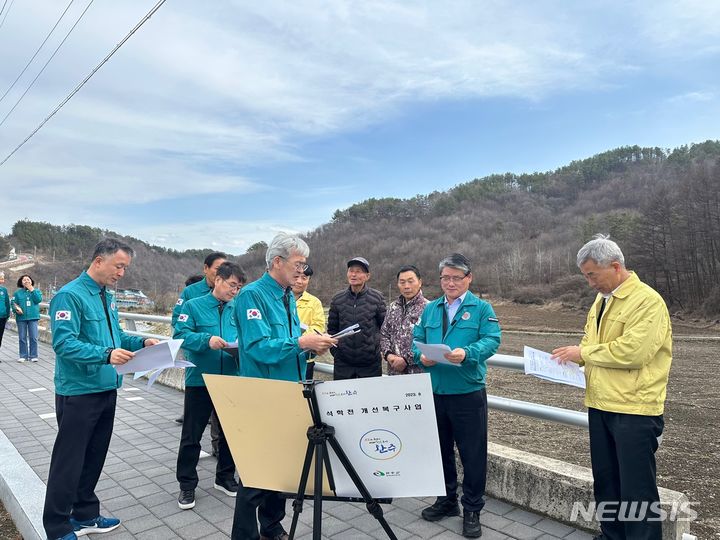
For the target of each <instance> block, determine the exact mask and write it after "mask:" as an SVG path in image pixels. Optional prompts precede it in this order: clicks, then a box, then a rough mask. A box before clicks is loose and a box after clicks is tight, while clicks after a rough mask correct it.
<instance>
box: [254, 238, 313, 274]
mask: <svg viewBox="0 0 720 540" xmlns="http://www.w3.org/2000/svg"><path fill="white" fill-rule="evenodd" d="M293 253H297V254H298V255H302V256H303V257H307V256H308V255H310V248H309V247H308V245H307V244H306V243H305V240H303V239H302V238H300V237H299V236H294V235H292V234H287V233H278V234H277V235H276V236H275V238H273V239H272V241H271V242H270V245H269V246H268V248H267V251H266V252H265V264H266V266H267V269H268V270H270V269H271V268H272V262H273V259H274V258H275V257H282V258H283V259H287V258H288V257H290V255H292V254H293Z"/></svg>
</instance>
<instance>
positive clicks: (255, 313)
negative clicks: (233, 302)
mask: <svg viewBox="0 0 720 540" xmlns="http://www.w3.org/2000/svg"><path fill="white" fill-rule="evenodd" d="M247 318H248V321H249V320H251V319H262V313H260V310H259V309H258V308H251V309H248V310H247Z"/></svg>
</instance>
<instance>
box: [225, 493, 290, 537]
mask: <svg viewBox="0 0 720 540" xmlns="http://www.w3.org/2000/svg"><path fill="white" fill-rule="evenodd" d="M241 483H242V479H241ZM284 518H285V499H284V498H282V497H280V495H279V494H278V493H277V492H276V491H268V490H265V489H256V488H246V487H242V486H240V489H238V493H237V497H236V500H235V515H234V517H233V526H232V536H231V537H230V538H231V540H258V539H259V538H260V536H259V535H258V526H257V522H258V521H260V534H262V535H263V536H267V537H268V538H273V537H275V536H279V535H281V534H282V533H283V531H284V529H283V526H282V523H281V522H282V520H283V519H284Z"/></svg>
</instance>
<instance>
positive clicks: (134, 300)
mask: <svg viewBox="0 0 720 540" xmlns="http://www.w3.org/2000/svg"><path fill="white" fill-rule="evenodd" d="M115 302H117V305H118V307H121V308H133V307H134V308H151V307H153V306H154V305H155V302H153V301H152V300H150V298H148V297H147V296H146V295H145V293H144V292H142V291H141V290H140V289H118V290H117V292H116V293H115Z"/></svg>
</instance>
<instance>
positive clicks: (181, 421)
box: [175, 414, 185, 424]
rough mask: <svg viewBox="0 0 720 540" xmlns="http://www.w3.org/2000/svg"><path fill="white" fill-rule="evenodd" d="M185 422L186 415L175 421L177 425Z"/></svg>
mask: <svg viewBox="0 0 720 540" xmlns="http://www.w3.org/2000/svg"><path fill="white" fill-rule="evenodd" d="M184 421H185V415H184V414H183V415H182V416H181V417H179V418H176V419H175V423H176V424H182V423H183V422H184Z"/></svg>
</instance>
